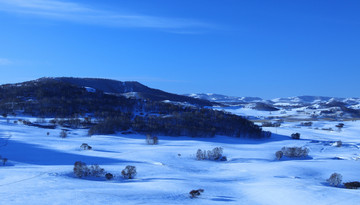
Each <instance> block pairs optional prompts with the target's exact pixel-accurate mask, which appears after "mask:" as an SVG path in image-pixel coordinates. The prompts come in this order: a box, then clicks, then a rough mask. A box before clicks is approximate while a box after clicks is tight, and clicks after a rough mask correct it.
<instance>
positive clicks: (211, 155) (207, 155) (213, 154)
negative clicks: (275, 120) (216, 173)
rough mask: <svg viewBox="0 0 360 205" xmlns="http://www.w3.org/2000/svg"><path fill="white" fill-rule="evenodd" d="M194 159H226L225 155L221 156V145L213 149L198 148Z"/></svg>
mask: <svg viewBox="0 0 360 205" xmlns="http://www.w3.org/2000/svg"><path fill="white" fill-rule="evenodd" d="M196 159H197V160H205V159H208V160H214V161H217V160H219V161H227V158H226V156H223V148H222V147H215V148H214V149H213V150H207V151H206V150H201V149H198V151H197V152H196Z"/></svg>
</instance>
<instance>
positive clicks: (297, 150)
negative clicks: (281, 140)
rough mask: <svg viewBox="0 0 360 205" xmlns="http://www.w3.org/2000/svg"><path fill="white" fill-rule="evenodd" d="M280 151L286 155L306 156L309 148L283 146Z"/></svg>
mask: <svg viewBox="0 0 360 205" xmlns="http://www.w3.org/2000/svg"><path fill="white" fill-rule="evenodd" d="M281 151H282V152H283V154H284V155H285V156H286V157H307V156H308V154H309V151H310V150H309V149H308V148H307V147H283V148H282V149H281Z"/></svg>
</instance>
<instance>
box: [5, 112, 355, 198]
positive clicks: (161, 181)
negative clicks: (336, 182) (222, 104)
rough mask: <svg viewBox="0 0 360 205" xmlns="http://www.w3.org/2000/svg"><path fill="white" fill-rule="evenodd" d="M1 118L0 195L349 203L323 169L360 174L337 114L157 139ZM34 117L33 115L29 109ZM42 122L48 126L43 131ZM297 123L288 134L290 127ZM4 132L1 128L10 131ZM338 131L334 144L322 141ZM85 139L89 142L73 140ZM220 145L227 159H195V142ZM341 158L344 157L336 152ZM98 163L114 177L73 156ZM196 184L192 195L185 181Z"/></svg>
mask: <svg viewBox="0 0 360 205" xmlns="http://www.w3.org/2000/svg"><path fill="white" fill-rule="evenodd" d="M17 119H18V117H16V118H14V117H9V121H8V122H7V120H6V119H4V118H0V145H1V147H0V154H1V156H2V157H3V158H4V157H7V158H8V159H9V161H8V162H7V165H6V166H0V187H1V189H0V197H1V202H2V203H3V204H7V205H12V204H36V205H38V204H249V205H251V204H264V205H265V204H266V205H267V204H272V205H277V204H293V205H296V204H320V205H322V204H324V205H325V204H346V205H352V204H354V205H355V204H358V199H359V197H360V191H359V190H348V189H344V188H336V187H331V186H329V185H328V183H327V182H326V179H327V178H329V176H330V175H331V174H332V173H334V172H337V173H341V174H342V175H343V181H345V182H348V181H354V180H360V176H359V173H358V170H359V169H360V160H357V159H359V157H360V151H359V146H360V138H359V137H358V136H359V132H360V122H359V121H357V122H345V127H344V128H343V130H342V131H341V132H339V131H333V132H330V131H326V130H322V128H328V127H334V126H335V125H336V124H337V123H338V122H326V121H318V122H315V123H314V125H313V126H314V128H315V127H317V128H318V129H309V128H307V127H306V128H305V127H297V123H285V124H283V126H282V127H279V128H267V129H268V130H271V131H272V132H273V133H277V134H274V135H273V137H272V138H270V139H267V140H244V139H238V138H229V137H223V136H217V137H215V138H205V139H201V138H190V137H176V138H173V137H166V136H159V139H160V140H159V144H158V145H147V144H145V136H142V135H121V134H117V135H110V136H103V135H95V136H92V137H88V136H87V135H86V130H82V129H78V130H70V131H69V135H68V137H67V138H64V139H62V138H60V137H59V133H60V131H61V129H60V128H58V129H41V128H36V127H29V126H25V125H21V124H14V123H13V121H14V120H17ZM32 120H35V119H32ZM47 132H49V135H47ZM295 132H299V133H301V140H292V139H290V137H288V136H289V135H290V134H291V133H295ZM9 137H10V138H9ZM336 140H342V142H343V146H342V147H334V146H331V142H333V141H336ZM82 143H88V144H89V145H91V146H92V147H93V150H90V151H84V150H80V145H81V144H82ZM283 146H306V147H308V148H309V149H310V153H309V158H306V159H298V160H289V159H287V160H280V161H277V160H276V159H275V155H274V153H275V152H276V151H277V150H279V149H281V148H282V147H283ZM214 147H223V149H224V155H226V156H227V158H228V161H226V162H220V161H207V160H204V161H198V160H196V159H195V153H196V151H197V150H198V149H206V150H210V149H212V148H214ZM338 159H343V160H338ZM79 160H81V161H83V162H86V163H87V164H95V163H96V164H99V165H100V166H101V167H102V168H104V169H105V170H106V171H107V172H111V173H113V174H114V175H115V179H113V180H111V181H106V180H104V178H83V179H80V178H76V177H75V176H74V175H73V173H72V169H73V164H74V162H75V161H79ZM126 165H133V166H136V168H137V172H138V174H137V176H136V177H135V179H132V180H125V179H122V177H121V170H122V169H124V167H125V166H126ZM199 188H202V189H204V190H205V191H204V193H202V194H201V195H200V196H199V197H198V198H195V199H191V198H190V197H189V194H188V193H189V191H190V190H192V189H199Z"/></svg>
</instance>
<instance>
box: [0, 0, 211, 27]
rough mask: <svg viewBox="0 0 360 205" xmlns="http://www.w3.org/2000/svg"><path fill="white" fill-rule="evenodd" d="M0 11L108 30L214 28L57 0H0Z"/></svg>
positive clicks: (185, 20) (179, 19)
mask: <svg viewBox="0 0 360 205" xmlns="http://www.w3.org/2000/svg"><path fill="white" fill-rule="evenodd" d="M0 11H2V12H8V13H17V14H23V15H33V16H39V17H43V18H51V19H58V20H65V21H71V22H77V23H86V24H97V25H103V26H112V27H126V28H153V29H162V30H187V31H189V33H190V31H192V30H199V29H201V30H204V29H212V28H214V26H213V25H210V24H207V23H204V22H200V21H195V20H191V19H181V18H165V17H158V16H150V15H141V14H134V13H132V14H130V13H115V12H111V11H106V10H99V9H94V8H91V7H88V6H86V5H83V4H78V3H74V2H69V1H61V0H0Z"/></svg>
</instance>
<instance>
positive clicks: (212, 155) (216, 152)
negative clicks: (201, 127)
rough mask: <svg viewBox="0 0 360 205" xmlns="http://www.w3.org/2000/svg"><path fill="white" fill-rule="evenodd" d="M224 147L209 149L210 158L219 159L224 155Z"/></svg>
mask: <svg viewBox="0 0 360 205" xmlns="http://www.w3.org/2000/svg"><path fill="white" fill-rule="evenodd" d="M222 153H223V148H222V147H215V148H214V149H213V150H212V151H210V150H208V151H207V155H208V159H210V160H219V159H220V158H221V157H222Z"/></svg>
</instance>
